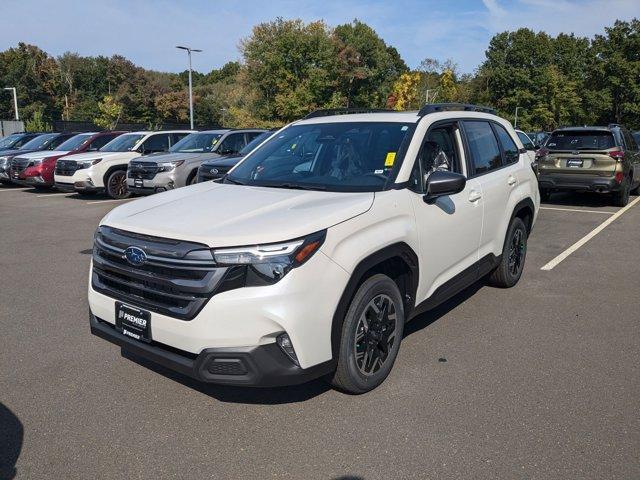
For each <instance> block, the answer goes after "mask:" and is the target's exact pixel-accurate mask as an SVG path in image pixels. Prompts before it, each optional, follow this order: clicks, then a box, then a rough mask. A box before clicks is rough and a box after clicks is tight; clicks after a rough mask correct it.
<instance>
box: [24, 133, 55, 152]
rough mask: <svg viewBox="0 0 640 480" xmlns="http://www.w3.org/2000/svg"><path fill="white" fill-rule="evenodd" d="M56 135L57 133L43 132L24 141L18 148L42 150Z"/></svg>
mask: <svg viewBox="0 0 640 480" xmlns="http://www.w3.org/2000/svg"><path fill="white" fill-rule="evenodd" d="M57 136H58V134H57V133H45V134H44V135H40V136H38V137H36V138H34V139H33V140H30V141H28V142H27V143H25V144H24V145H23V146H21V147H20V150H44V149H45V148H46V147H47V145H49V144H50V143H51V142H52V140H53V139H55V138H56V137H57Z"/></svg>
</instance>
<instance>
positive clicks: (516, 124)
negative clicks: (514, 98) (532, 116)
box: [513, 107, 522, 128]
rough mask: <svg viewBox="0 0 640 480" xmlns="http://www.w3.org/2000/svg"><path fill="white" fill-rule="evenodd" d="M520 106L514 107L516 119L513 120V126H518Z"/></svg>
mask: <svg viewBox="0 0 640 480" xmlns="http://www.w3.org/2000/svg"><path fill="white" fill-rule="evenodd" d="M521 108H522V107H516V119H515V120H514V122H513V128H518V110H520V109H521Z"/></svg>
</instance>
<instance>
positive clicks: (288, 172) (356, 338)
mask: <svg viewBox="0 0 640 480" xmlns="http://www.w3.org/2000/svg"><path fill="white" fill-rule="evenodd" d="M491 112H492V111H490V110H489V109H486V108H483V107H476V106H473V105H458V104H432V105H427V106H425V107H424V108H423V109H422V110H420V112H353V111H319V112H314V113H312V114H310V115H309V116H307V117H306V118H305V119H304V120H301V121H298V122H294V123H292V124H290V125H288V126H286V127H284V128H283V129H281V130H280V131H278V132H276V133H274V134H273V135H272V136H271V137H270V138H269V139H268V140H266V141H265V142H264V143H262V144H261V145H260V146H259V147H258V148H257V149H256V150H254V151H253V152H251V154H249V155H247V157H246V158H244V159H243V160H242V162H241V163H239V164H238V165H237V166H236V167H234V168H233V169H232V170H231V171H230V172H229V174H228V175H227V176H226V177H224V179H223V180H222V182H220V183H215V182H206V183H201V184H197V185H193V186H189V187H186V188H181V189H178V190H175V191H170V192H165V193H161V194H159V195H154V196H152V197H148V198H145V199H141V200H136V201H133V202H131V203H128V204H126V205H123V206H120V207H118V208H116V209H114V210H112V211H111V212H110V213H109V214H108V215H107V216H106V217H105V218H104V219H103V220H102V221H101V223H100V226H99V227H98V229H97V231H96V233H95V241H94V249H93V259H92V267H91V278H90V282H89V305H90V309H91V315H90V323H91V331H92V332H93V333H94V334H95V335H98V336H100V337H102V338H104V339H106V340H109V341H111V342H113V343H115V344H117V345H120V346H121V347H122V348H123V349H124V350H125V351H129V352H132V353H134V354H137V355H138V356H141V357H143V358H146V359H148V360H151V361H153V362H157V363H159V364H162V365H164V366H165V367H168V368H170V369H173V370H175V371H178V372H180V373H182V374H185V375H188V376H190V377H193V378H195V379H198V380H200V381H203V382H211V383H220V384H232V385H254V386H277V385H286V384H294V383H301V382H304V381H307V380H310V379H313V378H317V377H320V376H327V377H328V378H329V379H331V382H332V383H333V385H335V386H336V387H338V388H340V389H342V390H344V391H347V392H351V393H362V392H366V391H368V390H371V389H372V388H375V387H376V386H377V385H379V384H380V383H382V382H383V381H384V379H385V378H386V377H387V375H388V374H389V372H390V370H391V367H392V366H393V363H394V361H395V359H396V357H397V355H398V350H399V348H400V342H401V341H402V338H403V329H404V325H405V322H407V321H408V320H410V319H411V318H413V317H415V316H416V315H418V314H420V313H421V312H424V311H426V310H428V309H431V308H434V307H435V306H437V305H438V304H440V303H442V302H443V301H445V300H446V299H448V298H450V297H451V296H452V295H454V294H456V293H457V292H459V291H461V290H462V289H464V288H465V287H467V286H469V285H471V284H472V283H474V282H476V281H478V280H480V279H482V278H483V277H485V276H486V277H488V280H489V282H490V283H491V284H492V285H495V286H498V287H511V286H513V285H515V284H516V283H517V282H518V280H519V279H520V276H521V274H522V271H523V267H524V262H525V256H526V246H527V237H528V235H529V233H530V231H531V228H532V226H533V224H534V222H535V220H536V216H537V213H538V208H539V196H538V185H537V181H536V177H535V174H534V172H533V170H532V168H531V165H530V162H529V160H528V157H527V154H526V150H525V149H524V147H523V146H522V144H521V142H520V140H519V139H518V136H517V135H516V133H515V131H514V130H513V127H512V126H511V125H510V124H509V122H507V121H506V120H503V119H502V118H499V117H497V116H496V115H495V114H493V113H491Z"/></svg>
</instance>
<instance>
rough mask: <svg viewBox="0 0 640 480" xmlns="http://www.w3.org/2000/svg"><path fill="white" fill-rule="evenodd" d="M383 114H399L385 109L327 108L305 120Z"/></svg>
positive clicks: (316, 111) (313, 113)
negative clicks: (360, 114) (359, 114)
mask: <svg viewBox="0 0 640 480" xmlns="http://www.w3.org/2000/svg"><path fill="white" fill-rule="evenodd" d="M383 112H396V113H398V112H397V110H386V109H383V108H326V109H322V110H314V111H313V112H311V113H309V114H307V116H306V117H304V119H305V120H306V119H308V118H317V117H331V116H333V115H350V114H354V113H383Z"/></svg>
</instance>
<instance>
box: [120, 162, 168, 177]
mask: <svg viewBox="0 0 640 480" xmlns="http://www.w3.org/2000/svg"><path fill="white" fill-rule="evenodd" d="M159 170H160V169H159V168H158V164H157V163H156V162H140V161H135V160H134V161H132V162H130V163H129V168H128V169H127V176H128V177H129V178H140V179H143V180H152V179H153V178H154V177H155V176H156V173H158V171H159Z"/></svg>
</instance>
